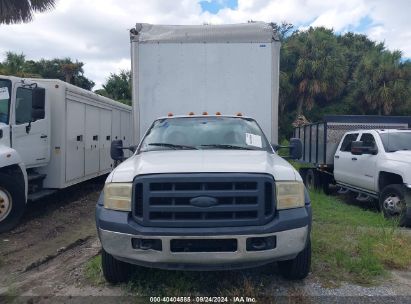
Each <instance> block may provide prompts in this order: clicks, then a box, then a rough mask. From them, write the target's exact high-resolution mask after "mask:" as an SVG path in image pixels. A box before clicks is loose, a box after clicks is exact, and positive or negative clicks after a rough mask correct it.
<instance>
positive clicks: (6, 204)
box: [0, 173, 26, 233]
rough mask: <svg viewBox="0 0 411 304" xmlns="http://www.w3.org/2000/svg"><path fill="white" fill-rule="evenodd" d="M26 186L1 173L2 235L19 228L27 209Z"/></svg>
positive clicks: (0, 206) (0, 210) (0, 219)
mask: <svg viewBox="0 0 411 304" xmlns="http://www.w3.org/2000/svg"><path fill="white" fill-rule="evenodd" d="M25 199H26V198H25V194H24V185H23V188H22V185H21V182H20V181H19V180H17V179H16V178H15V177H13V176H11V175H8V174H4V173H0V233H2V232H6V231H9V230H11V229H13V228H14V227H16V226H17V224H18V223H19V221H20V219H21V217H22V216H23V214H24V210H25V208H26V201H25Z"/></svg>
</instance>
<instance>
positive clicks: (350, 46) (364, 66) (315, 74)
mask: <svg viewBox="0 0 411 304" xmlns="http://www.w3.org/2000/svg"><path fill="white" fill-rule="evenodd" d="M284 26H285V25H275V26H274V28H275V29H276V30H277V31H278V32H279V33H280V35H279V36H280V39H281V42H282V47H281V63H280V69H281V71H280V98H279V114H280V115H279V128H280V136H281V138H289V137H290V136H291V134H292V122H293V121H294V120H295V118H296V117H298V116H299V115H300V114H304V115H305V117H307V119H308V120H309V121H318V120H321V119H322V118H323V116H324V115H326V114H364V115H377V114H378V115H409V114H410V113H411V107H410V106H411V62H410V61H407V60H403V58H402V56H401V52H399V51H389V50H387V49H386V48H385V46H384V44H383V43H376V42H374V41H372V40H370V39H368V38H367V36H365V35H361V34H354V33H346V34H344V35H338V34H336V33H334V32H333V30H329V29H325V28H322V27H317V28H309V29H308V30H305V31H294V32H292V33H290V31H291V30H290V28H289V26H288V27H286V28H283V27H284ZM287 29H288V31H287V32H286V34H285V35H281V33H282V32H284V31H285V30H287Z"/></svg>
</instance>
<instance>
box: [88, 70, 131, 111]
mask: <svg viewBox="0 0 411 304" xmlns="http://www.w3.org/2000/svg"><path fill="white" fill-rule="evenodd" d="M103 89H104V90H98V91H96V93H98V94H100V95H103V96H107V97H110V98H113V99H115V100H118V101H120V102H123V103H125V104H128V105H131V71H129V70H122V71H120V73H119V74H115V73H112V74H110V76H109V77H108V79H107V81H106V83H105V84H104V85H103Z"/></svg>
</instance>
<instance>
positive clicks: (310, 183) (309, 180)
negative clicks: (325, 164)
mask: <svg viewBox="0 0 411 304" xmlns="http://www.w3.org/2000/svg"><path fill="white" fill-rule="evenodd" d="M304 184H305V186H306V187H307V189H308V190H316V189H318V188H319V184H320V182H319V176H318V173H317V172H316V171H315V170H314V169H308V170H307V172H306V174H305V179H304Z"/></svg>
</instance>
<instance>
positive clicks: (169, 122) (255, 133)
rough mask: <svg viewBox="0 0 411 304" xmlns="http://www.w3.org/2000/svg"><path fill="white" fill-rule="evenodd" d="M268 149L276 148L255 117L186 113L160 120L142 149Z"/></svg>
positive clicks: (143, 150)
mask: <svg viewBox="0 0 411 304" xmlns="http://www.w3.org/2000/svg"><path fill="white" fill-rule="evenodd" d="M187 149H190V150H194V149H202V150H205V149H221V150H264V151H269V152H272V150H271V148H270V146H269V144H268V142H267V139H266V137H265V136H264V134H263V132H262V131H261V129H260V127H259V126H258V124H257V123H256V122H255V121H254V120H253V119H248V118H241V117H182V118H164V119H159V120H156V121H155V122H154V123H153V125H152V126H151V128H150V129H149V131H148V132H147V134H146V136H145V138H144V139H143V141H142V144H141V146H140V150H139V152H145V151H154V150H187Z"/></svg>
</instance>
